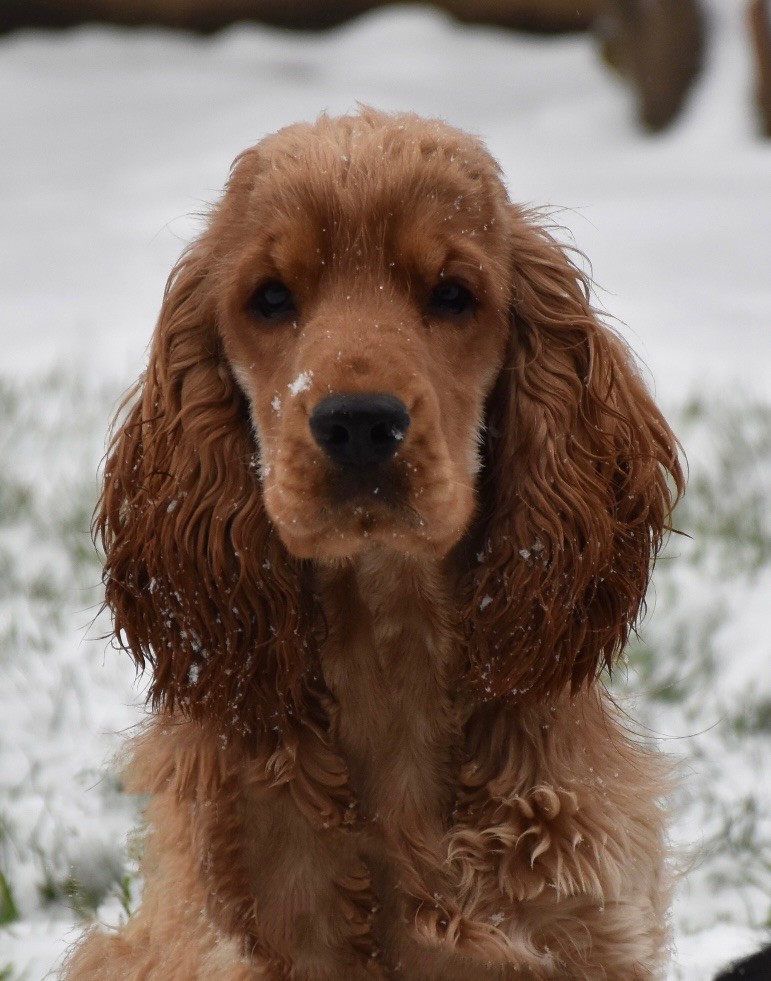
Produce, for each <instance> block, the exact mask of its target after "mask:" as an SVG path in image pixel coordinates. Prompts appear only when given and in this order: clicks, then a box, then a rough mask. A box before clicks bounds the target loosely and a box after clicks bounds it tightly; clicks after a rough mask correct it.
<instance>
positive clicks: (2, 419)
mask: <svg viewBox="0 0 771 981" xmlns="http://www.w3.org/2000/svg"><path fill="white" fill-rule="evenodd" d="M741 6H743V5H741V4H738V3H737V2H736V0H712V3H711V11H712V27H713V44H712V47H711V51H710V57H709V64H708V70H707V72H706V74H705V76H704V78H703V79H702V81H701V82H700V84H699V86H698V88H697V90H696V91H695V93H694V96H693V98H692V100H691V101H690V103H689V106H688V110H687V112H686V113H685V115H684V116H683V118H682V119H681V120H680V121H679V123H678V124H677V126H676V127H675V128H674V129H673V130H671V131H670V132H668V133H667V134H665V135H663V136H660V137H657V138H654V139H651V138H646V137H644V136H642V135H640V134H639V133H638V132H637V131H636V129H635V128H634V125H633V122H632V113H631V107H630V101H629V95H628V94H627V93H626V92H625V90H624V89H623V88H622V87H621V86H620V85H618V84H616V83H614V81H613V79H612V78H611V77H610V76H609V75H608V74H607V73H606V72H605V71H604V70H603V69H602V68H601V67H600V65H599V63H598V60H597V58H596V53H595V51H594V50H593V46H592V42H591V41H590V39H588V38H586V37H576V38H569V39H561V40H533V39H529V38H523V37H521V36H516V35H512V34H507V33H504V32H499V31H494V30H487V29H469V28H466V29H461V28H459V27H458V26H457V25H455V24H453V23H452V22H450V21H448V20H447V19H445V18H443V17H442V16H441V15H439V14H437V13H435V12H431V11H428V10H425V9H419V8H402V9H400V10H399V11H381V12H378V13H375V14H374V15H372V16H369V17H366V18H364V19H362V20H360V21H358V22H356V23H354V24H350V25H348V26H346V27H344V28H342V29H340V30H338V31H335V32H333V33H331V34H327V35H324V36H321V37H318V36H316V37H304V36H297V35H287V34H282V33H277V32H273V31H268V30H262V29H257V28H239V29H234V30H232V31H228V32H226V33H225V34H223V35H221V36H219V37H217V38H214V39H210V40H205V41H204V40H194V39H190V38H185V37H182V36H178V35H172V34H163V33H151V32H146V33H133V34H130V33H121V32H115V31H108V30H98V29H89V30H84V31H79V32H74V33H71V34H67V35H53V34H52V35H32V34H28V35H19V36H15V37H10V38H6V39H3V40H0V92H2V98H0V133H2V147H3V148H2V151H0V215H2V219H1V220H0V462H1V464H2V465H1V466H0V979H3V981H10V979H13V981H16V979H20V978H27V979H29V981H38V979H41V978H43V977H44V976H46V974H47V973H48V971H49V969H52V968H53V966H54V965H55V962H56V961H57V959H58V958H59V957H60V956H61V954H62V952H63V951H64V949H65V947H66V944H67V943H68V942H69V941H71V940H72V938H73V937H74V935H75V932H74V929H73V928H74V926H75V927H76V925H77V924H78V923H80V922H82V919H83V917H85V916H88V915H90V914H92V913H93V911H94V910H97V911H98V913H99V915H100V916H101V917H103V918H105V919H113V920H114V919H115V918H116V917H117V916H119V915H122V913H123V911H124V910H125V909H126V908H127V907H130V906H131V905H132V903H134V902H135V901H136V891H137V883H136V882H135V881H134V879H133V878H132V871H133V868H134V858H133V855H132V853H131V849H130V848H129V849H128V850H127V848H126V840H125V839H126V835H127V833H128V831H129V829H130V828H131V826H132V822H133V821H134V815H135V805H134V803H133V802H132V801H131V800H129V799H127V798H126V797H125V796H124V795H123V794H122V793H121V790H120V786H119V784H118V783H117V781H116V780H115V778H114V777H113V776H111V775H110V774H109V771H107V770H106V768H105V765H104V764H105V760H106V759H107V758H108V757H109V755H110V754H111V753H113V752H114V751H115V749H116V748H117V747H118V745H119V744H120V740H121V734H122V733H123V732H125V730H126V729H128V728H130V727H131V726H132V725H133V724H134V723H135V722H136V721H137V720H138V719H139V718H140V717H141V714H142V709H141V704H142V694H141V687H140V686H137V685H135V683H134V676H133V670H132V668H131V667H130V665H129V663H128V659H127V658H125V657H120V656H119V655H117V654H114V653H113V652H112V651H110V650H109V649H108V650H107V651H105V643H104V641H103V640H100V639H99V636H100V633H103V632H104V630H105V629H106V624H105V623H104V622H97V623H96V624H94V625H93V626H92V627H91V629H90V630H88V632H87V631H86V628H87V627H88V626H89V624H90V623H91V621H92V619H93V617H94V615H95V613H96V610H97V608H98V604H99V599H100V593H99V586H98V583H99V568H98V563H97V561H96V558H95V556H94V555H93V552H92V550H91V547H90V544H89V538H88V531H87V529H88V520H89V514H90V511H91V508H92V506H93V501H94V498H95V494H96V476H95V474H96V469H97V464H98V461H99V458H100V455H101V452H102V447H103V434H104V431H105V429H106V424H107V420H108V418H109V416H110V414H111V412H112V408H113V405H114V403H115V401H116V399H117V397H118V395H119V394H120V392H121V390H122V389H123V388H124V387H126V385H127V384H128V383H129V382H130V380H131V379H132V377H133V376H135V375H136V374H137V372H138V371H139V370H140V368H141V366H142V363H143V358H144V350H145V345H146V343H147V340H148V338H149V334H150V330H151V328H152V323H153V320H154V316H155V313H156V311H157V308H158V305H159V298H160V294H161V290H162V288H163V282H164V279H165V276H166V274H167V272H168V270H169V268H170V266H171V264H172V262H173V261H174V259H175V257H176V255H177V254H178V252H179V251H180V249H181V247H182V246H183V244H184V243H185V242H186V241H187V240H188V239H189V238H190V237H191V236H192V235H193V234H195V229H196V227H197V225H196V222H195V220H194V219H192V218H190V217H189V215H191V214H193V213H194V212H196V211H198V210H200V209H201V208H202V206H203V204H204V203H205V202H206V201H207V200H210V199H211V198H212V197H214V196H215V195H216V193H217V191H218V189H219V188H220V187H221V185H222V182H223V179H224V176H225V174H226V172H227V168H228V165H229V163H230V161H231V159H232V158H233V157H234V156H235V154H236V153H237V152H238V151H239V150H240V149H242V148H243V147H244V146H246V145H248V144H250V143H253V142H255V141H256V140H257V139H258V138H259V137H260V136H261V135H263V134H264V133H266V132H269V131H271V130H273V129H275V128H276V127H278V126H281V125H284V124H287V123H290V122H293V121H295V120H297V119H303V118H305V119H308V118H313V117H314V116H315V115H316V114H317V113H318V112H319V111H321V110H324V109H326V110H329V111H330V112H333V113H336V112H341V111H345V110H349V109H352V108H353V107H354V106H355V102H356V100H360V101H363V102H367V103H371V104H373V105H377V106H379V107H382V108H385V109H413V110H416V111H418V112H421V113H424V114H431V115H439V116H443V117H444V118H446V119H448V120H449V121H451V122H453V123H455V124H457V125H459V126H461V127H463V128H466V129H469V130H473V131H475V132H477V133H479V134H481V135H482V136H483V137H484V138H485V139H486V140H487V142H488V144H489V146H490V148H491V150H492V151H493V153H494V154H495V155H496V156H497V157H498V158H499V159H500V161H501V163H502V164H503V166H504V170H505V172H506V174H507V177H508V180H509V185H510V188H511V193H512V195H513V196H514V197H515V198H517V199H518V200H520V201H524V202H531V203H537V204H541V205H543V204H547V205H553V206H555V207H559V208H560V209H562V210H560V211H559V220H560V221H561V222H562V223H563V224H564V225H565V226H566V227H567V228H568V229H569V230H570V231H571V232H572V234H573V236H574V237H575V239H576V241H577V244H578V245H579V247H580V248H582V249H583V250H584V251H585V252H586V253H587V254H588V255H589V256H590V257H591V260H592V263H593V269H594V275H595V277H596V279H597V281H598V282H599V283H600V284H601V285H602V286H603V287H605V288H606V289H607V291H608V292H602V291H601V292H600V294H599V299H600V301H601V302H602V303H603V304H604V305H605V306H606V307H607V308H608V309H609V310H610V312H611V313H613V314H614V315H615V316H617V317H618V318H620V320H621V321H623V322H624V323H625V324H626V325H627V327H625V331H626V333H627V336H628V337H629V338H630V340H631V342H632V344H633V346H634V347H635V349H636V350H637V351H638V353H639V354H640V355H641V357H642V358H643V360H644V361H645V363H646V365H647V366H648V369H649V371H650V375H651V378H652V383H653V384H655V388H656V391H657V394H658V397H659V399H660V401H661V402H662V403H663V405H664V406H665V408H666V410H667V411H668V413H669V414H670V416H671V417H672V418H673V420H675V422H676V425H677V428H678V431H679V432H680V434H681V436H682V438H683V442H684V444H685V447H686V450H687V452H688V457H689V463H690V470H691V491H690V494H689V496H688V499H687V500H686V504H685V505H684V507H683V510H682V512H681V513H680V515H679V525H680V527H681V528H683V529H684V530H685V531H687V532H688V533H689V534H690V535H691V536H692V538H691V539H676V540H674V541H673V542H672V545H671V547H670V549H669V552H668V554H667V557H666V558H665V560H664V561H662V563H661V564H660V566H659V569H658V571H657V574H656V585H655V593H654V595H652V597H651V599H652V602H651V604H650V605H651V608H652V613H651V615H650V617H649V620H648V622H647V623H646V626H645V629H644V630H643V632H642V637H641V639H640V641H639V643H638V644H637V646H636V647H635V648H634V650H633V651H632V653H631V655H630V669H629V672H628V676H627V678H626V680H625V681H624V682H623V683H622V687H623V688H624V689H625V690H627V691H629V692H630V693H631V694H633V695H636V696H637V706H636V709H635V713H636V715H637V716H638V717H639V718H641V719H642V720H643V721H644V722H645V724H646V725H648V726H649V727H650V729H651V730H652V731H653V732H654V733H656V734H658V735H660V736H661V738H662V745H663V747H664V749H665V750H666V751H667V752H669V753H671V754H673V755H674V756H676V757H677V758H679V759H680V760H682V763H683V765H682V772H683V790H682V792H681V793H680V795H679V796H678V798H677V800H676V801H675V802H674V808H673V810H674V816H675V830H674V834H675V839H676V841H677V843H678V845H680V846H683V847H685V846H687V847H688V849H689V851H688V863H689V867H690V868H691V872H690V874H689V876H688V877H687V879H686V881H685V882H684V884H683V886H682V888H681V890H680V892H679V896H678V900H677V904H676V908H675V929H676V937H677V953H676V964H675V966H674V967H673V970H672V974H671V977H672V979H673V981H674V979H679V981H704V979H706V978H708V977H709V976H710V974H711V973H712V972H713V971H714V969H715V968H716V967H717V966H718V965H720V964H722V963H724V962H725V961H726V960H728V959H730V958H732V957H733V956H735V955H736V954H739V953H741V952H744V951H748V950H750V949H752V948H753V947H754V946H755V945H756V944H758V943H759V942H760V941H761V939H762V938H763V936H764V935H765V934H764V930H767V929H768V927H769V925H771V817H769V815H771V786H769V779H768V774H769V773H771V669H770V668H769V654H771V642H769V630H768V627H767V624H766V622H765V617H766V614H767V610H768V607H769V603H771V517H770V516H769V514H770V512H771V508H770V507H769V503H770V501H771V329H769V326H770V325H771V257H770V256H771V252H770V250H769V231H770V230H771V144H769V143H765V144H764V143H762V142H761V141H760V140H758V139H757V138H756V137H755V135H754V129H753V119H752V115H751V109H750V87H751V81H750V64H749V57H748V47H747V43H746V41H745V38H744V35H743V25H742V22H741V11H740V9H739V8H740V7H741ZM53 969H54V972H55V968H53ZM52 976H54V975H52Z"/></svg>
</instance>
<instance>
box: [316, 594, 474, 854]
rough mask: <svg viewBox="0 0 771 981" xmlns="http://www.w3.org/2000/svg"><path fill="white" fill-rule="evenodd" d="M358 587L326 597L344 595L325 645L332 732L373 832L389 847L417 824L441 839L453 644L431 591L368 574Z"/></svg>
mask: <svg viewBox="0 0 771 981" xmlns="http://www.w3.org/2000/svg"><path fill="white" fill-rule="evenodd" d="M340 585H342V584H340ZM355 585H356V586H358V588H352V587H353V586H354V584H353V583H351V582H350V581H348V583H347V586H346V588H345V589H344V592H343V593H342V594H341V593H340V592H338V593H337V594H336V595H335V596H334V597H333V602H334V600H335V599H336V600H337V601H338V603H339V601H340V600H341V599H342V595H344V596H345V603H344V604H340V605H339V606H338V607H337V608H336V609H335V610H334V618H333V619H331V620H330V622H331V623H334V624H335V627H334V629H331V630H330V633H329V636H328V638H327V642H326V644H325V645H324V648H323V651H322V667H323V671H324V677H325V680H326V683H327V686H328V688H329V690H330V692H331V694H332V696H333V698H334V700H335V708H334V720H333V728H334V732H335V738H336V740H337V743H338V746H339V748H340V751H341V754H342V756H343V757H344V759H345V760H346V762H347V764H348V767H349V772H350V780H351V787H352V790H353V792H354V794H355V796H356V798H357V802H358V806H359V812H360V815H361V817H362V818H363V819H364V821H365V822H370V823H371V824H372V826H373V831H374V832H375V833H376V834H377V833H379V834H380V835H382V837H383V838H384V839H385V841H386V842H391V841H393V843H394V845H398V841H399V839H400V838H401V837H403V836H404V835H410V834H413V833H416V832H419V834H420V835H421V836H424V840H425V837H427V838H429V839H431V840H434V839H436V840H437V843H438V841H439V839H440V838H441V836H442V834H443V832H444V830H445V829H446V824H447V821H448V820H449V815H450V811H451V809H452V804H453V793H454V786H455V782H456V771H457V756H458V746H459V741H460V731H461V726H460V720H459V712H458V710H457V708H456V706H455V705H454V703H453V698H452V691H453V689H454V687H455V680H456V676H457V671H458V662H459V657H460V655H459V644H458V642H457V638H456V637H455V635H454V632H453V631H452V630H451V629H450V628H449V627H448V626H447V620H446V618H445V616H444V614H443V611H442V607H441V602H442V597H441V595H435V591H433V592H432V591H431V590H427V591H422V590H419V589H416V588H414V585H415V584H414V583H410V582H409V581H404V580H402V581H401V582H400V583H396V582H394V583H393V584H392V581H391V580H389V585H391V588H390V589H386V588H384V587H383V584H382V582H377V583H372V582H370V583H368V584H367V585H369V586H370V587H371V588H372V591H371V592H370V593H369V595H368V596H367V597H366V599H365V598H363V593H364V584H362V583H356V584H355ZM411 587H412V588H411ZM330 612H331V611H330Z"/></svg>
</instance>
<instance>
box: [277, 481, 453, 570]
mask: <svg viewBox="0 0 771 981" xmlns="http://www.w3.org/2000/svg"><path fill="white" fill-rule="evenodd" d="M276 497H279V498H281V504H282V506H281V507H275V506H273V507H272V506H271V505H272V504H273V505H275V498H276ZM265 503H266V509H267V511H268V515H269V516H270V518H271V520H272V522H273V524H274V526H275V528H276V530H277V532H278V535H279V538H280V539H281V541H282V542H283V544H284V546H285V547H286V549H287V551H288V552H289V553H290V554H291V555H293V556H294V557H295V558H298V559H311V560H313V561H315V562H319V563H336V562H340V561H345V560H347V559H353V558H356V557H357V556H360V555H362V554H364V553H366V552H368V551H373V550H383V549H387V550H390V551H393V552H396V553H399V554H401V555H405V556H411V557H414V558H436V559H439V558H442V557H443V556H444V555H446V554H447V553H448V552H449V551H450V550H451V549H452V548H453V547H454V546H455V545H457V543H458V541H459V540H460V539H461V537H462V536H463V534H464V532H465V531H466V528H467V526H468V524H469V522H470V520H471V513H472V507H471V506H469V505H468V504H467V503H466V502H465V501H455V502H453V504H454V505H455V506H450V507H448V506H446V505H445V507H443V508H441V513H439V514H436V516H432V515H424V514H421V513H418V512H417V511H415V510H414V509H412V508H408V507H405V506H399V505H398V504H388V503H385V502H381V501H377V500H375V499H372V498H369V499H367V498H361V499H355V500H352V501H347V502H345V503H344V504H335V505H330V506H328V507H325V508H323V509H318V511H316V512H311V513H310V514H309V513H308V511H309V508H308V504H307V502H305V503H304V504H303V506H302V508H299V507H298V508H296V509H294V508H291V507H287V506H286V505H287V503H288V502H287V500H286V496H284V495H280V494H275V495H274V494H271V493H269V492H267V493H266V495H265Z"/></svg>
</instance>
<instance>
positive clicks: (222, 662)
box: [94, 233, 314, 733]
mask: <svg viewBox="0 0 771 981" xmlns="http://www.w3.org/2000/svg"><path fill="white" fill-rule="evenodd" d="M210 254H211V253H210V247H209V243H208V239H207V233H205V234H204V235H203V236H202V237H201V239H199V240H198V241H197V242H196V243H194V244H193V246H192V248H191V249H190V250H189V251H188V252H187V254H186V255H184V256H183V258H182V259H181V260H180V262H179V263H178V265H177V266H176V268H175V269H174V271H173V272H172V274H171V276H170V278H169V281H168V284H167V287H166V292H165V297H164V302H163V307H162V310H161V314H160V318H159V321H158V325H157V328H156V331H155V335H154V338H153V343H152V348H151V352H150V359H149V365H148V368H147V372H146V374H145V376H144V378H143V379H142V380H141V381H140V382H139V384H138V385H137V386H136V387H135V389H134V390H133V391H132V392H131V393H130V394H129V396H128V397H127V399H126V403H125V404H124V412H122V413H120V414H119V419H118V421H117V428H116V430H115V432H114V435H113V438H112V442H111V446H110V449H109V452H108V458H107V463H106V466H105V473H104V491H103V494H102V498H101V501H100V503H99V505H98V508H97V512H96V515H95V519H94V531H95V534H96V535H97V536H98V537H99V538H100V539H101V542H102V544H103V546H104V551H105V555H106V562H105V572H104V580H105V585H106V603H107V605H108V606H109V607H110V609H111V610H112V613H113V616H114V627H115V634H116V636H117V637H118V639H119V643H120V644H121V646H123V647H124V648H125V649H126V650H128V651H129V653H131V655H132V656H133V657H134V659H135V661H136V663H137V665H138V666H139V667H140V668H143V667H144V666H145V662H146V661H147V662H149V663H150V664H151V665H152V668H153V677H152V681H151V684H150V690H149V697H150V698H151V700H152V704H153V707H154V708H158V707H165V708H166V709H169V710H171V709H174V708H180V709H181V710H182V711H183V712H184V713H185V714H188V715H190V716H191V717H193V718H202V717H204V716H206V717H208V718H211V719H219V720H222V721H223V723H224V722H226V725H227V729H228V731H230V732H239V731H240V732H242V733H247V732H250V731H253V730H255V729H257V728H266V729H270V730H281V728H282V723H283V722H284V721H285V718H286V717H288V716H291V715H292V714H293V712H295V711H296V710H297V708H298V706H299V704H300V703H301V702H302V701H303V698H304V688H305V685H306V682H307V679H308V677H309V671H310V666H311V664H312V663H313V662H314V650H313V644H312V638H311V630H310V618H311V599H310V593H309V589H308V588H307V587H306V586H305V585H304V583H303V578H304V570H303V567H302V563H300V562H298V561H296V560H293V559H292V558H291V557H290V556H289V555H288V554H287V552H286V550H285V549H284V547H283V545H281V543H280V542H279V540H278V538H277V536H276V533H275V531H274V530H273V528H272V526H271V525H270V524H269V522H268V519H267V517H266V514H265V510H264V507H263V502H262V494H261V490H260V486H259V480H258V477H257V474H256V471H255V467H254V454H255V446H254V443H253V438H252V436H251V433H250V425H249V419H248V412H247V408H246V406H245V403H244V397H243V395H242V394H241V392H240V390H239V389H238V387H237V385H236V383H235V381H234V380H233V377H232V375H231V372H230V369H229V367H228V366H227V364H226V362H225V360H224V358H223V356H222V354H221V350H220V342H219V338H218V336H217V331H216V326H215V316H214V313H213V311H212V309H211V300H210V292H211V291H210V290H208V289H207V277H208V276H209V269H208V266H209V256H210ZM126 409H127V414H125V410H126ZM124 415H125V418H123V421H121V418H122V417H123V416H124Z"/></svg>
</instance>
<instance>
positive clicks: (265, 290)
mask: <svg viewBox="0 0 771 981" xmlns="http://www.w3.org/2000/svg"><path fill="white" fill-rule="evenodd" d="M246 312H247V313H248V314H250V316H252V317H254V318H255V319H257V320H267V321H273V320H284V319H287V318H289V317H291V316H292V315H293V314H296V313H297V307H296V305H295V302H294V297H293V296H292V293H291V291H290V290H289V289H288V288H287V287H286V286H284V284H283V283H282V282H280V281H279V280H277V279H273V280H270V282H267V283H263V284H262V286H258V287H257V289H256V290H255V291H254V293H252V295H251V296H250V297H249V300H248V302H247V304H246Z"/></svg>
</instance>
